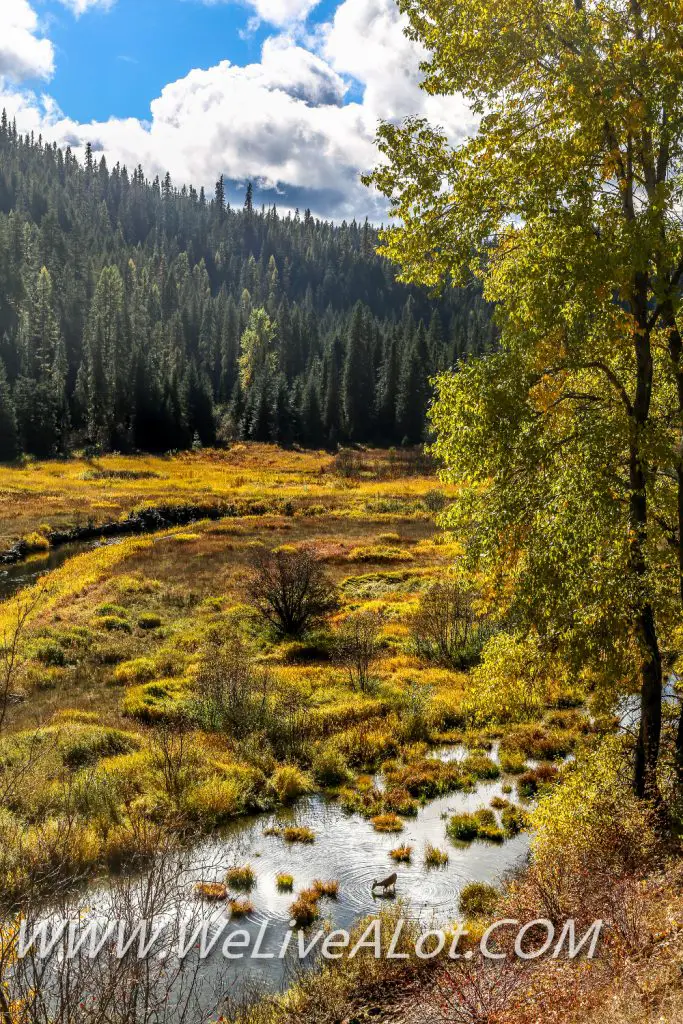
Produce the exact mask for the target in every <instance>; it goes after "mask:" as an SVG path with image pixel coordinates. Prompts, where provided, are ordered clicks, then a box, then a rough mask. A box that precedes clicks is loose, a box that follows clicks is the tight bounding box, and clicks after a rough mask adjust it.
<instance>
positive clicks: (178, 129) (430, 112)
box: [0, 0, 473, 220]
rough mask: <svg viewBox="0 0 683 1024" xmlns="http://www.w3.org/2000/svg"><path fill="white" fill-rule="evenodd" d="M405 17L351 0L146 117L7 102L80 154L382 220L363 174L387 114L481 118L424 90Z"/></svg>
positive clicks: (378, 3) (180, 89)
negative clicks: (249, 185)
mask: <svg viewBox="0 0 683 1024" xmlns="http://www.w3.org/2000/svg"><path fill="white" fill-rule="evenodd" d="M2 2H3V0H0V3H2ZM5 2H6V0H5ZM403 24H404V23H403V20H402V17H401V15H400V14H399V12H398V9H397V8H396V6H395V4H394V3H393V0H343V2H342V3H341V4H340V5H339V7H338V8H337V10H336V12H335V14H334V17H333V19H332V21H331V22H330V23H329V24H326V25H324V26H319V27H318V29H317V30H316V31H315V32H314V34H313V35H312V36H310V37H305V36H304V34H303V31H302V30H301V29H298V30H297V29H290V30H289V32H288V33H287V34H281V35H278V36H275V37H271V38H269V39H267V40H266V41H265V43H264V44H263V48H262V51H261V59H260V61H258V62H254V63H252V64H248V65H245V66H239V65H236V64H232V63H231V62H230V61H227V60H226V61H222V62H221V63H219V64H217V65H215V66H214V67H210V68H208V69H203V70H199V69H197V70H193V71H190V72H189V74H187V75H186V76H185V77H183V78H180V79H178V80H177V81H175V82H172V83H170V84H169V85H167V86H165V87H164V89H162V91H161V95H160V96H159V97H158V98H156V99H155V100H154V101H153V102H152V104H151V108H150V118H149V120H147V121H140V120H138V119H135V118H127V119H122V118H111V119H109V120H107V121H99V122H93V123H90V124H79V123H77V122H76V121H74V120H72V119H70V118H69V117H68V112H66V115H64V114H62V113H61V112H60V111H59V110H58V109H57V108H56V106H55V105H54V103H53V102H52V101H51V100H50V99H49V98H46V97H41V98H40V99H38V98H36V97H34V96H31V95H27V94H24V93H20V92H16V90H15V92H14V93H13V94H11V95H9V96H8V97H6V98H5V102H6V103H7V105H8V109H9V110H10V111H13V112H14V113H16V116H17V121H18V124H19V126H20V128H22V129H23V130H29V131H31V130H33V131H34V132H39V131H40V132H42V133H43V135H44V136H45V137H47V138H48V139H50V140H55V141H56V142H57V143H58V144H61V145H70V146H71V147H72V149H75V150H76V151H77V152H82V150H83V149H84V147H85V145H86V143H87V142H90V143H91V145H92V146H93V149H94V150H95V152H97V153H102V154H104V155H105V156H106V158H107V161H108V162H109V163H110V164H112V163H115V162H117V161H120V162H121V163H125V164H126V165H127V166H128V167H129V168H133V167H135V166H137V165H138V164H142V165H143V167H144V168H145V171H146V172H147V174H148V175H151V176H153V175H155V174H159V175H161V174H163V173H165V171H166V170H169V171H170V173H171V176H172V178H173V180H174V182H175V184H176V185H181V184H185V183H187V184H189V183H192V184H194V185H196V186H200V185H203V186H204V187H205V188H206V189H207V190H212V189H213V185H214V183H215V181H216V179H217V178H218V176H219V175H220V174H223V175H225V177H226V178H227V179H229V180H232V181H235V182H245V181H246V180H248V179H254V180H256V181H258V182H259V184H260V185H261V187H263V188H268V189H271V190H273V193H272V195H273V198H275V196H276V195H277V201H278V205H279V206H281V207H283V208H287V207H288V208H293V207H294V206H299V207H302V208H303V207H304V206H309V207H310V208H311V209H312V210H313V212H314V213H315V214H318V215H321V216H333V217H335V218H341V217H352V216H356V217H364V216H365V215H366V214H367V215H368V216H370V217H371V219H374V220H379V219H382V217H383V214H384V209H385V207H384V205H383V202H382V201H381V200H380V199H379V197H377V196H376V195H373V194H372V193H371V192H370V191H369V190H368V189H366V188H365V187H364V186H363V185H361V183H360V180H359V177H360V173H361V172H362V171H364V170H368V169H369V168H371V167H372V166H373V165H374V164H375V163H376V162H377V159H378V154H377V150H376V148H375V145H374V138H375V132H376V129H377V124H378V122H379V120H380V119H383V118H384V119H387V118H388V119H392V120H399V119H401V118H402V117H404V116H406V115H408V114H424V115H425V116H427V117H428V118H429V119H430V120H432V121H433V122H435V123H438V124H441V125H443V126H444V127H445V128H446V130H447V131H448V132H449V135H450V136H451V137H452V138H453V139H457V138H460V137H462V136H463V134H465V133H466V132H468V131H469V130H470V129H471V128H472V124H473V122H472V119H471V117H470V115H469V112H468V110H467V107H466V105H465V104H464V103H463V102H461V101H459V100H458V99H457V98H454V99H448V100H446V99H444V98H438V97H429V96H427V95H426V94H425V93H424V92H423V91H422V90H421V89H420V88H419V83H420V71H419V61H420V58H421V56H422V54H421V53H420V51H419V49H418V48H417V47H416V46H415V44H413V43H411V42H410V41H409V40H408V39H406V37H405V36H404V34H403ZM295 37H296V38H295ZM349 93H350V95H351V97H352V99H351V101H349ZM2 103H3V97H2V96H0V105H2Z"/></svg>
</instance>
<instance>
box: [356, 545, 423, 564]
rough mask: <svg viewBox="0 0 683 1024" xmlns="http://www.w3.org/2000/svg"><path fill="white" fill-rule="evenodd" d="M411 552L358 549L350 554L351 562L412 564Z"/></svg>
mask: <svg viewBox="0 0 683 1024" xmlns="http://www.w3.org/2000/svg"><path fill="white" fill-rule="evenodd" d="M412 561H413V556H412V554H411V553H410V551H404V550H403V548H392V547H358V548H354V549H353V550H352V551H351V552H350V553H349V562H378V563H380V564H381V563H382V562H412Z"/></svg>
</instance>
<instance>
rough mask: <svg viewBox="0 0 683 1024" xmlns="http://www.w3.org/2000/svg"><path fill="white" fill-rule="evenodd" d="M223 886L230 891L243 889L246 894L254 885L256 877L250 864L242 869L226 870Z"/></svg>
mask: <svg viewBox="0 0 683 1024" xmlns="http://www.w3.org/2000/svg"><path fill="white" fill-rule="evenodd" d="M225 884H226V885H228V886H230V888H231V889H245V890H246V891H247V892H248V891H249V890H250V889H253V888H254V886H255V885H256V875H255V873H254V869H253V868H252V867H251V865H250V864H246V865H245V866H244V867H234V868H228V870H227V871H226V873H225Z"/></svg>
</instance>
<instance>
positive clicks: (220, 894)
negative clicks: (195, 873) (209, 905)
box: [194, 882, 228, 902]
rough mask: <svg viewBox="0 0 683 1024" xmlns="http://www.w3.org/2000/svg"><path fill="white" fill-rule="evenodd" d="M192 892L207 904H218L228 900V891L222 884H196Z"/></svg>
mask: <svg viewBox="0 0 683 1024" xmlns="http://www.w3.org/2000/svg"><path fill="white" fill-rule="evenodd" d="M194 891H195V893H196V894H197V896H200V897H201V898H202V899H203V900H208V901H209V902H218V901H222V900H227V898H228V890H227V889H226V887H225V886H224V885H223V883H222V882H197V884H196V885H195V887H194Z"/></svg>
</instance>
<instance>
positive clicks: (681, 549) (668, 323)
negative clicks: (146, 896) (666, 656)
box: [662, 302, 683, 789]
mask: <svg viewBox="0 0 683 1024" xmlns="http://www.w3.org/2000/svg"><path fill="white" fill-rule="evenodd" d="M662 319H663V321H664V326H665V327H667V328H668V331H669V355H670V356H671V362H672V365H673V370H674V374H675V375H676V389H677V392H678V416H679V420H680V437H679V447H678V453H677V455H678V465H677V467H676V474H677V477H678V586H679V593H680V598H681V609H682V610H683V339H682V338H681V333H680V331H679V329H678V324H677V323H676V315H675V312H674V307H673V303H672V302H667V303H666V304H665V305H664V308H663V310H662ZM676 768H677V773H678V784H679V787H680V788H681V789H683V704H682V705H681V712H680V716H679V719H678V731H677V733H676Z"/></svg>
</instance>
